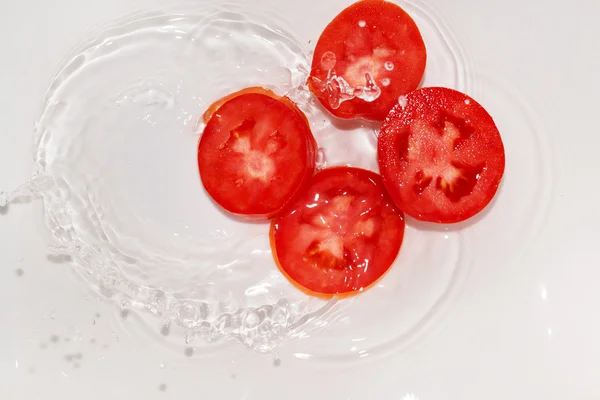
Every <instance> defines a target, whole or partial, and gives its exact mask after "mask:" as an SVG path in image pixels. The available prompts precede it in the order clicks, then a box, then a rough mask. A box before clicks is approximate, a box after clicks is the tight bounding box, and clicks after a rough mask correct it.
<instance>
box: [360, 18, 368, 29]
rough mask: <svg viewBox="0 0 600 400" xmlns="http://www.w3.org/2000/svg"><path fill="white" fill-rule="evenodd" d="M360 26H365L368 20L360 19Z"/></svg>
mask: <svg viewBox="0 0 600 400" xmlns="http://www.w3.org/2000/svg"><path fill="white" fill-rule="evenodd" d="M358 26H359V27H361V28H364V27H365V26H367V21H365V20H362V19H361V20H360V21H358Z"/></svg>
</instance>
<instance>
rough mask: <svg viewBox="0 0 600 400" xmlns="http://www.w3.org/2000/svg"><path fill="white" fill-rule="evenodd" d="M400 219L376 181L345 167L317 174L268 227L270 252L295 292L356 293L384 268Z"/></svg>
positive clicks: (393, 252) (392, 255) (397, 241)
mask: <svg viewBox="0 0 600 400" xmlns="http://www.w3.org/2000/svg"><path fill="white" fill-rule="evenodd" d="M403 237H404V216H403V214H402V212H401V211H399V210H398V209H397V208H396V206H395V205H394V203H393V201H392V199H391V198H390V197H389V196H388V194H387V193H386V191H385V187H384V186H383V184H382V182H381V178H380V177H379V175H377V174H375V173H374V172H371V171H366V170H363V169H358V168H350V167H335V168H329V169H325V170H323V171H321V172H319V173H317V174H316V175H315V176H314V177H313V179H312V181H311V182H310V185H309V186H308V189H307V190H306V191H304V192H303V194H302V195H301V196H300V197H299V198H297V199H296V200H295V201H294V202H292V203H291V204H290V206H289V207H286V210H285V211H284V212H283V213H282V214H280V215H279V216H278V217H277V218H276V219H275V220H274V221H273V223H272V225H271V250H272V251H273V256H274V258H275V261H276V263H277V265H278V267H279V269H280V270H281V272H282V273H283V274H284V275H285V276H286V277H287V278H288V279H289V280H290V281H291V282H292V283H293V284H295V285H296V286H297V287H298V288H299V289H301V290H303V291H304V292H306V293H309V294H311V295H314V296H318V297H322V298H330V297H332V296H341V297H343V296H348V295H352V294H356V293H358V292H362V291H363V290H365V289H367V288H368V287H370V286H371V285H373V284H374V283H375V282H377V281H378V280H379V278H381V277H382V276H383V274H384V273H385V272H386V271H387V270H388V269H389V268H390V266H391V265H392V263H393V262H394V260H395V259H396V256H397V255H398V252H399V251H400V245H401V244H402V239H403Z"/></svg>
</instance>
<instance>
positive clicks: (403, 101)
mask: <svg viewBox="0 0 600 400" xmlns="http://www.w3.org/2000/svg"><path fill="white" fill-rule="evenodd" d="M407 103H408V99H407V98H406V96H405V95H402V96H400V97H398V104H400V107H402V108H404V107H406V104H407Z"/></svg>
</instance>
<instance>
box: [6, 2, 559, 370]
mask: <svg viewBox="0 0 600 400" xmlns="http://www.w3.org/2000/svg"><path fill="white" fill-rule="evenodd" d="M402 5H403V7H404V8H405V9H406V10H407V11H408V12H409V13H410V14H411V15H412V16H413V18H414V19H415V21H416V22H417V24H418V26H419V28H420V29H421V33H422V35H423V38H424V40H425V43H426V46H427V49H428V66H427V70H426V74H425V77H424V80H423V85H426V86H433V85H436V86H437V85H439V86H447V87H452V88H455V89H458V90H462V91H464V92H466V93H469V94H473V93H471V92H472V91H473V87H474V82H475V81H476V80H477V79H478V78H477V75H475V74H474V73H473V71H472V68H471V67H470V64H469V62H468V59H467V58H466V57H465V56H464V51H463V50H462V49H461V47H460V46H459V45H458V44H457V41H456V40H455V38H454V36H453V34H452V32H451V30H449V29H448V27H447V26H446V24H445V23H444V20H443V19H442V18H440V17H439V16H438V15H437V14H436V13H435V12H434V11H433V10H431V9H429V8H428V7H427V6H425V5H423V4H421V3H417V2H412V1H411V2H405V3H402ZM280 21H281V18H279V17H278V16H274V15H271V14H270V13H268V12H263V11H261V10H252V11H251V10H248V9H246V8H244V7H243V6H241V5H235V4H228V5H221V6H215V5H210V4H204V5H202V4H199V5H196V6H193V7H189V6H188V7H183V8H179V9H172V10H169V11H165V12H153V13H146V14H140V15H133V16H130V17H128V18H126V19H123V20H119V21H116V22H114V23H112V24H110V25H109V26H106V27H103V28H101V29H99V30H97V31H95V32H93V33H92V34H91V35H89V36H88V37H87V38H86V39H84V40H83V41H82V42H81V43H80V44H79V45H77V46H76V48H74V49H73V51H72V52H71V53H70V54H69V55H68V56H67V57H66V58H65V60H64V63H63V64H62V65H61V67H60V69H59V72H58V73H57V74H56V76H55V77H54V79H53V81H52V83H51V84H50V87H49V89H48V92H47V94H46V98H45V106H44V109H43V111H42V113H41V115H40V117H39V120H38V122H37V124H36V133H35V137H34V143H35V154H34V155H35V161H36V170H35V172H34V174H33V176H32V179H31V181H30V182H28V183H26V184H24V185H23V186H22V187H20V188H18V189H17V190H15V191H12V192H10V193H1V192H0V211H1V209H2V208H5V207H6V205H7V204H9V203H13V202H20V201H24V200H28V199H31V198H33V197H39V198H41V199H42V201H43V205H44V210H45V213H44V217H45V223H46V225H47V227H48V228H49V230H50V232H51V233H52V236H53V239H54V243H53V244H52V249H53V251H54V252H56V253H58V254H64V255H66V256H68V257H71V259H72V265H73V267H74V268H75V270H76V271H77V273H78V276H79V277H80V279H81V280H82V284H85V285H88V286H89V287H90V288H92V290H93V291H94V292H95V293H98V294H100V295H101V296H103V297H106V298H109V299H111V300H112V301H114V302H115V303H116V304H118V305H119V306H120V307H119V315H120V317H118V316H117V317H116V319H115V320H116V321H118V324H119V325H121V326H122V327H123V329H128V330H132V329H133V330H134V331H136V332H145V333H141V334H145V335H146V336H148V337H152V338H153V340H154V341H156V342H160V343H167V342H168V343H169V345H170V346H174V343H177V345H178V346H179V347H177V348H178V351H180V352H181V354H185V355H186V356H189V357H192V356H193V357H196V356H198V355H199V354H203V353H206V352H209V351H210V349H221V348H222V346H223V343H224V342H227V341H236V342H239V343H242V344H244V345H245V346H248V347H250V348H252V349H254V350H256V351H259V352H272V351H273V350H274V349H276V348H277V347H278V346H280V345H281V343H283V342H286V341H290V340H291V339H302V338H306V337H309V336H312V335H313V332H314V331H316V330H324V332H326V334H325V335H320V336H319V337H320V339H319V338H315V337H312V338H311V340H300V341H297V345H298V346H299V347H298V348H299V350H298V351H297V352H296V355H297V356H298V357H300V358H308V359H313V358H315V359H323V360H330V359H335V360H338V359H340V358H343V359H360V358H364V357H367V356H371V355H374V354H376V353H378V352H384V351H390V349H395V348H399V347H402V346H405V345H407V344H409V343H412V342H413V341H414V340H415V339H416V338H417V337H419V335H420V334H421V333H423V332H425V331H426V330H427V328H428V327H429V326H431V325H432V324H433V323H434V322H436V321H437V320H439V317H440V316H442V315H444V312H445V311H446V310H447V308H448V307H449V306H450V305H451V304H452V300H453V299H454V298H455V297H456V295H457V294H458V293H459V292H460V287H461V285H462V283H463V282H464V280H465V279H466V276H467V273H468V271H469V268H471V265H473V264H474V263H475V260H476V255H477V254H476V252H477V251H479V250H476V251H475V250H474V249H478V248H488V247H489V244H486V243H487V242H483V240H484V239H483V236H482V235H481V234H480V233H481V231H480V229H483V230H484V231H485V229H488V228H486V227H489V226H494V223H500V224H501V223H502V221H503V219H502V218H501V217H502V212H499V211H498V209H500V210H504V208H502V207H503V206H502V204H506V202H507V201H511V200H512V199H513V197H514V196H513V193H516V192H515V190H520V189H519V188H521V186H523V187H527V186H526V185H527V182H529V181H533V180H535V178H536V177H537V176H539V175H540V174H542V172H540V171H542V170H544V168H546V167H547V163H548V156H547V155H548V154H550V150H547V146H546V147H544V146H541V147H540V148H539V149H538V150H536V151H537V152H538V153H536V154H539V157H537V158H534V159H531V158H527V151H528V149H530V147H531V148H533V147H534V146H536V145H535V143H537V142H536V140H538V141H539V140H542V139H539V138H540V135H542V134H540V132H541V128H539V127H538V126H536V125H531V124H529V123H528V122H527V121H529V120H530V118H529V117H528V116H524V112H525V111H524V110H525V108H523V107H518V106H516V105H515V104H516V103H515V100H514V98H513V97H511V96H512V95H505V96H496V93H497V92H498V88H497V87H496V86H491V85H487V86H485V85H481V88H484V89H482V90H483V92H484V93H480V94H481V97H482V98H483V97H485V96H484V94H485V95H487V96H490V94H491V97H490V98H491V99H495V100H496V102H495V103H494V105H492V108H494V109H493V110H492V109H490V112H491V113H492V115H494V116H495V117H496V118H497V119H498V121H511V122H510V123H507V125H506V126H504V128H505V130H506V132H507V133H506V134H505V133H504V130H503V129H502V128H503V126H502V125H501V124H499V126H500V128H501V132H502V133H503V138H506V137H508V138H509V139H508V140H506V139H505V143H506V144H507V148H508V149H509V150H508V151H507V178H506V179H505V184H503V187H502V188H501V191H500V194H499V196H498V197H499V199H498V200H497V202H495V203H497V204H495V205H494V207H493V208H492V210H491V211H490V212H486V218H485V221H481V223H477V224H475V225H471V223H472V222H473V221H471V223H470V224H467V225H462V226H460V227H459V228H463V229H458V228H453V229H437V228H432V227H431V226H428V225H421V224H418V223H416V222H414V221H410V220H409V223H408V226H407V231H406V234H405V242H404V245H403V248H402V250H401V254H400V256H399V259H398V260H397V262H396V263H395V265H394V266H393V267H392V268H391V270H390V272H389V273H388V274H387V275H386V277H385V278H384V279H383V280H382V281H381V283H380V284H378V285H377V286H376V287H374V288H373V289H371V290H369V291H368V292H366V293H364V294H361V295H360V296H356V297H354V298H351V299H346V300H344V301H336V300H331V301H323V300H319V299H315V298H311V297H308V296H306V295H305V294H303V293H301V292H299V291H298V290H296V289H295V288H294V287H293V286H292V285H291V284H289V282H287V280H286V279H285V278H284V277H283V276H281V274H280V273H279V271H278V270H277V268H276V266H275V265H274V263H273V261H272V257H271V252H270V246H269V239H268V226H267V225H264V224H244V223H240V222H238V221H236V220H234V219H231V218H229V217H228V216H227V215H225V214H223V213H222V212H221V211H220V209H219V208H217V207H216V206H215V205H214V204H213V203H212V201H211V200H210V199H209V198H208V196H207V195H206V194H205V193H204V191H203V189H202V185H201V183H200V180H199V176H198V172H197V165H196V145H197V141H198V137H199V134H200V132H201V130H202V128H203V123H202V122H201V121H200V117H201V115H202V114H203V112H204V111H205V110H206V108H207V107H208V106H209V105H210V104H211V103H212V102H213V101H215V100H216V99H219V98H221V97H222V96H224V95H226V94H229V93H231V92H233V91H236V90H239V89H241V88H244V87H248V86H255V85H260V86H264V87H267V88H270V89H272V90H274V91H275V92H276V93H279V94H287V95H288V96H290V97H291V98H292V99H293V100H294V101H296V102H297V103H298V104H299V106H300V108H301V109H302V110H303V111H304V112H305V113H306V114H307V116H308V118H309V120H310V122H311V127H312V129H313V133H314V135H315V137H316V139H317V141H318V144H319V153H318V164H319V165H318V167H319V168H324V167H326V166H333V165H353V166H357V167H362V168H366V169H371V170H374V171H377V162H376V148H377V147H376V141H377V138H376V132H377V131H378V129H379V125H378V124H377V123H371V122H365V121H341V120H336V119H334V118H331V117H330V116H329V115H328V114H327V113H326V112H324V111H323V110H322V108H321V106H320V104H319V103H318V101H316V100H315V99H314V98H313V97H312V95H311V94H310V92H309V91H308V89H307V88H306V85H305V81H306V78H307V77H308V73H309V65H310V56H309V50H308V49H306V48H304V47H303V46H302V45H301V44H300V42H299V40H297V39H295V38H294V35H293V34H292V33H291V32H290V29H289V28H288V27H287V26H282V25H281V22H280ZM330 61H331V60H330ZM386 67H389V68H393V65H389V66H386ZM390 84H393V82H390ZM367 86H368V85H367ZM500 87H505V85H500ZM367 89H368V87H367ZM371 89H372V90H375V92H376V91H377V90H380V88H377V89H374V88H371ZM371 89H369V90H371ZM355 94H356V93H355ZM358 94H359V95H364V96H367V98H366V99H367V100H368V96H371V95H375V94H376V93H374V92H369V91H368V90H366V91H365V90H363V92H362V94H361V93H358ZM473 95H474V96H475V98H478V97H477V93H475V94H473ZM483 100H485V98H484V99H483ZM399 101H402V99H400V100H399ZM498 102H499V103H498ZM482 104H484V105H486V104H485V102H484V101H482ZM517 117H519V118H517ZM515 124H516V125H515ZM515 129H516V130H519V132H520V135H521V136H522V137H526V138H531V141H530V142H529V141H528V142H526V143H528V144H527V146H529V147H527V146H525V147H523V146H521V150H520V152H519V153H518V154H516V153H513V154H511V153H510V149H512V148H514V146H516V147H519V146H518V145H517V144H513V145H512V146H511V145H510V143H511V140H510V138H514V137H516V136H510V135H511V133H510V132H513V131H514V130H515ZM505 135H509V136H505ZM536 138H537V139H536ZM511 157H512V158H511ZM524 159H527V163H529V164H530V165H531V168H533V169H532V171H533V172H531V173H529V174H525V175H518V174H515V169H511V166H510V165H511V164H510V163H513V165H517V164H519V163H521V162H522V160H524ZM543 173H544V174H545V173H546V172H543ZM544 176H545V175H544ZM524 180H528V181H527V182H525V181H524ZM515 185H516V186H515ZM536 185H537V186H534V187H532V188H537V189H535V190H534V189H531V190H532V191H531V192H529V191H523V190H521V201H520V202H519V204H520V205H522V206H523V207H529V208H521V207H515V206H514V205H511V206H507V208H510V209H511V210H513V211H512V212H514V213H517V214H518V215H517V216H518V217H519V218H520V220H521V221H530V220H531V221H533V222H535V226H541V224H542V223H543V220H544V214H543V209H542V210H537V211H536V212H535V213H531V210H532V207H533V206H532V204H536V203H535V201H536V197H535V196H538V195H540V193H541V194H542V195H545V194H546V193H547V192H548V187H549V185H550V183H549V180H540V181H539V182H537V183H536ZM515 188H516V189H515ZM528 188H529V187H528ZM528 190H529V189H528ZM515 196H516V194H515ZM525 199H526V201H525ZM528 204H529V205H528ZM498 215H499V217H498ZM515 215H516V214H515ZM532 218H535V219H532ZM488 220H491V221H492V222H489V221H488ZM504 220H505V219H504ZM475 222H478V221H475ZM507 229H508V230H507V232H512V234H513V240H514V237H518V234H519V232H521V231H518V232H517V231H515V230H514V229H512V227H511V228H510V229H509V228H507ZM511 229H512V230H511ZM521 229H523V230H527V232H533V231H531V230H530V229H529V227H528V226H526V225H525V222H524V225H523V227H522V228H521ZM515 232H517V235H516V236H515ZM507 234H508V233H507ZM528 235H529V236H530V237H532V238H533V237H535V234H534V233H528ZM488 242H489V241H488ZM486 246H488V247H486ZM390 304H394V305H395V308H394V312H393V314H391V313H390V312H389V310H390V307H389V305H390ZM130 311H134V313H133V315H130ZM134 317H135V318H134ZM134 326H135V327H143V329H138V330H136V329H135V328H134ZM325 328H327V330H325ZM315 343H316V345H315ZM190 346H193V347H190ZM189 349H192V350H189ZM194 349H200V350H198V351H196V350H194Z"/></svg>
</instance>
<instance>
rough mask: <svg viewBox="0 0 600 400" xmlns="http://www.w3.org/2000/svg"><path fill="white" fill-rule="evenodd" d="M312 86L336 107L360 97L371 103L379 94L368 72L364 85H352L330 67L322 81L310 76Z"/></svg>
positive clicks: (331, 105) (378, 88)
mask: <svg viewBox="0 0 600 400" xmlns="http://www.w3.org/2000/svg"><path fill="white" fill-rule="evenodd" d="M311 79H312V82H313V86H314V88H315V89H316V90H317V91H319V92H321V93H325V94H326V95H327V101H328V103H329V106H330V107H331V108H333V109H334V110H335V109H338V108H340V106H341V105H342V103H344V102H345V101H349V100H353V99H361V100H363V101H366V102H367V103H371V102H373V101H375V100H377V99H378V98H379V96H380V95H381V88H380V87H379V86H378V85H377V83H376V82H375V80H374V79H373V77H372V75H371V74H370V73H368V72H367V73H365V83H364V85H358V86H356V87H352V86H351V85H350V84H349V83H348V82H347V81H346V80H345V79H344V78H343V77H341V76H338V75H336V72H335V70H333V69H330V70H329V71H328V73H327V79H326V80H325V81H322V80H321V79H319V78H316V77H312V78H311Z"/></svg>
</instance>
